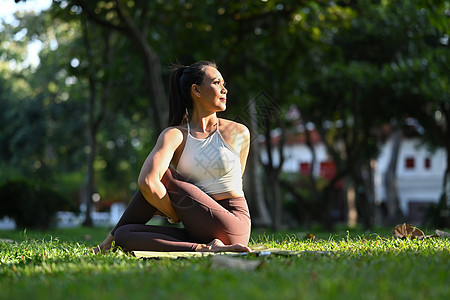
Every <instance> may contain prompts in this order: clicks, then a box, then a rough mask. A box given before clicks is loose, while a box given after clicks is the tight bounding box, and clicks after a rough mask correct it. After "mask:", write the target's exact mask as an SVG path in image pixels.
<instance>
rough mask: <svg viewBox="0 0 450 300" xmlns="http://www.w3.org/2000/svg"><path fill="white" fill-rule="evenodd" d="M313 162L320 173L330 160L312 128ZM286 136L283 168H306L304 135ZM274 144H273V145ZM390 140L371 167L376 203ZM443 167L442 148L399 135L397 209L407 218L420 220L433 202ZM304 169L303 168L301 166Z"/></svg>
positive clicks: (264, 156)
mask: <svg viewBox="0 0 450 300" xmlns="http://www.w3.org/2000/svg"><path fill="white" fill-rule="evenodd" d="M310 134H311V138H312V142H313V145H314V151H315V155H316V160H317V161H316V165H315V166H313V167H314V170H313V173H314V174H315V175H316V176H319V174H321V172H322V171H323V170H322V171H321V170H320V169H321V166H322V167H323V165H325V164H326V163H327V162H329V161H330V159H329V156H328V155H327V152H326V148H325V146H324V145H323V143H322V142H321V141H320V138H319V137H318V135H317V134H316V133H314V131H311V132H310ZM301 136H302V135H301V134H299V135H298V136H296V137H289V138H288V139H287V142H286V145H285V147H284V157H285V162H284V164H283V168H282V169H283V171H284V172H290V173H297V172H301V168H303V167H306V168H308V167H309V166H308V165H310V163H311V160H312V154H311V151H310V149H309V148H308V147H307V145H306V144H305V141H304V136H303V137H301ZM272 138H273V140H272V142H277V141H278V136H277V132H276V131H275V132H274V135H273V136H272ZM275 148H276V147H275ZM391 149H392V140H388V141H387V142H386V143H385V144H384V145H382V147H381V151H380V155H379V157H378V158H377V160H376V163H375V164H374V165H375V168H374V180H375V182H374V184H375V199H376V201H377V202H378V204H380V203H381V202H383V201H385V198H386V193H385V187H384V184H383V178H384V174H385V173H386V170H387V167H388V163H389V160H390V158H391ZM272 156H273V161H274V164H276V165H277V164H278V163H279V155H278V152H277V149H275V150H274V153H273V155H272ZM261 158H262V160H263V161H264V162H266V161H267V153H266V151H265V148H264V147H261ZM445 169H446V153H445V150H444V149H442V148H439V149H437V150H436V151H434V152H431V151H429V150H427V147H426V146H424V145H423V144H421V143H420V140H419V139H415V138H403V140H402V142H401V146H400V149H399V154H398V160H397V188H398V196H399V202H400V203H399V204H400V209H401V210H402V213H403V215H404V216H405V217H406V219H407V220H408V221H411V222H413V221H416V222H420V221H421V220H422V219H423V216H424V214H425V212H426V209H427V208H428V206H429V204H431V203H437V202H438V201H439V198H440V196H441V194H442V188H443V187H442V184H443V176H444V172H445ZM303 171H304V170H303Z"/></svg>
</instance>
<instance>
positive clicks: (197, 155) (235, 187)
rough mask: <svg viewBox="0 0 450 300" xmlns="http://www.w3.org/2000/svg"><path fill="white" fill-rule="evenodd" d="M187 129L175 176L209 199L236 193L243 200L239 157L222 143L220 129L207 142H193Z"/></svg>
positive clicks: (204, 140)
mask: <svg viewBox="0 0 450 300" xmlns="http://www.w3.org/2000/svg"><path fill="white" fill-rule="evenodd" d="M187 128H188V134H187V138H186V144H185V146H184V149H183V153H182V154H181V157H180V160H179V162H178V165H177V168H176V169H177V172H178V173H180V174H181V175H183V176H184V177H185V178H186V179H187V180H188V181H189V182H192V183H193V184H195V185H196V186H198V187H199V188H200V189H201V190H203V191H204V192H205V193H207V194H208V195H214V194H219V193H225V192H235V193H237V194H238V195H239V196H243V195H244V192H243V190H242V175H241V160H240V157H239V154H238V153H237V152H236V151H235V150H234V149H233V148H231V147H230V146H229V145H228V144H227V143H226V142H225V141H224V139H223V138H222V135H221V134H220V132H219V125H218V124H217V128H216V130H215V132H214V133H213V134H211V135H210V136H209V137H207V138H206V139H197V138H194V137H193V136H192V135H191V132H190V127H189V123H188V124H187Z"/></svg>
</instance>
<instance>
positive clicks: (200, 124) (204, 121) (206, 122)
mask: <svg viewBox="0 0 450 300" xmlns="http://www.w3.org/2000/svg"><path fill="white" fill-rule="evenodd" d="M218 122H219V118H218V117H217V115H216V113H212V114H204V115H201V114H196V113H195V112H194V113H193V115H192V119H191V121H190V122H189V123H190V127H191V128H193V129H195V130H196V131H199V132H205V133H206V132H211V131H214V130H216V128H217V125H218Z"/></svg>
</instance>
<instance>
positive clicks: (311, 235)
mask: <svg viewBox="0 0 450 300" xmlns="http://www.w3.org/2000/svg"><path fill="white" fill-rule="evenodd" d="M316 239H317V238H316V236H315V235H314V234H312V233H308V234H307V235H305V240H313V241H315V240H316Z"/></svg>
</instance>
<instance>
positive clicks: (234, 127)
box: [219, 118, 250, 135]
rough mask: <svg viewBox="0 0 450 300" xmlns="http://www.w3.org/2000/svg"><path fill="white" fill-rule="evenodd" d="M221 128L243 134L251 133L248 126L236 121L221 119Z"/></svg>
mask: <svg viewBox="0 0 450 300" xmlns="http://www.w3.org/2000/svg"><path fill="white" fill-rule="evenodd" d="M219 127H220V128H221V129H224V130H226V131H232V132H233V131H238V132H239V133H241V134H244V135H249V134H250V131H249V130H248V128H247V126H245V125H244V124H242V123H238V122H236V121H232V120H228V119H223V118H219Z"/></svg>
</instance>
